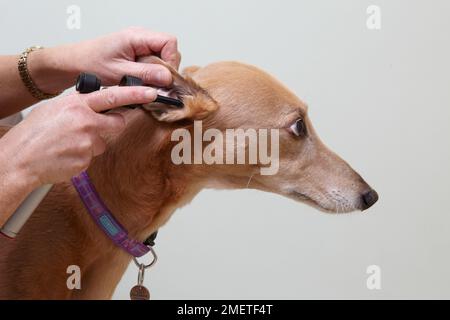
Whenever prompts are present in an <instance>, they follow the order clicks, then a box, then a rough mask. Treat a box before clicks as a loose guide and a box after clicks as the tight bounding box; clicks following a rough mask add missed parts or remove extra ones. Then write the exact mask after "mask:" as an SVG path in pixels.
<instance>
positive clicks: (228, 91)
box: [194, 61, 307, 115]
mask: <svg viewBox="0 0 450 320" xmlns="http://www.w3.org/2000/svg"><path fill="white" fill-rule="evenodd" d="M194 78H195V80H196V81H198V82H199V83H200V84H201V86H203V87H204V88H205V89H207V90H208V91H209V92H210V93H211V94H212V96H213V97H214V98H216V99H217V100H218V102H219V104H222V105H224V104H232V105H233V106H236V105H245V106H246V107H248V108H258V112H262V111H266V112H279V113H282V114H289V113H298V114H300V115H306V113H307V106H306V104H305V103H304V102H302V101H301V100H300V99H299V98H298V97H297V96H296V95H295V94H294V93H293V92H292V91H290V90H289V89H288V88H287V87H286V86H285V85H283V84H282V83H281V82H280V81H278V80H277V79H276V78H275V77H273V76H272V75H270V74H268V73H267V72H265V71H263V70H261V69H259V68H257V67H254V66H251V65H247V64H243V63H240V62H232V61H230V62H218V63H214V64H211V65H208V66H206V67H204V68H202V69H200V70H199V72H197V73H196V75H195V77H194ZM263 109H267V110H263Z"/></svg>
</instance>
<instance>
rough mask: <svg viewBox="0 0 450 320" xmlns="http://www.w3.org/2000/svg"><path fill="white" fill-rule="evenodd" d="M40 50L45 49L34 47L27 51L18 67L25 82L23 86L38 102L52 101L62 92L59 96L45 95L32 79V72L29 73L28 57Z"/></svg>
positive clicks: (20, 59)
mask: <svg viewBox="0 0 450 320" xmlns="http://www.w3.org/2000/svg"><path fill="white" fill-rule="evenodd" d="M38 49H43V47H40V46H33V47H30V48H28V49H26V50H25V51H24V52H23V53H22V54H21V55H20V57H19V63H18V65H17V67H18V69H19V74H20V78H21V79H22V81H23V84H24V85H25V87H27V89H28V91H29V92H30V93H31V95H32V96H33V97H34V98H36V99H38V100H45V99H51V98H54V97H56V96H57V95H59V94H60V93H61V92H59V93H57V94H50V93H45V92H43V91H42V90H40V89H39V88H38V87H37V86H36V84H35V83H34V82H33V79H31V76H30V72H29V71H28V65H27V60H28V55H29V54H30V53H31V52H33V51H35V50H38Z"/></svg>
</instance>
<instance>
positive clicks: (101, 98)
mask: <svg viewBox="0 0 450 320" xmlns="http://www.w3.org/2000/svg"><path fill="white" fill-rule="evenodd" d="M77 95H78V98H79V99H80V100H81V101H82V102H83V103H84V104H86V105H87V106H88V107H89V108H91V109H92V110H93V111H95V112H101V111H104V110H109V109H113V108H117V107H122V106H126V105H130V104H144V103H150V102H153V101H154V100H155V99H156V95H157V93H156V90H155V89H153V88H149V87H111V88H108V89H104V90H100V91H96V92H92V93H89V94H77Z"/></svg>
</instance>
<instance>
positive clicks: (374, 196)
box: [361, 189, 378, 210]
mask: <svg viewBox="0 0 450 320" xmlns="http://www.w3.org/2000/svg"><path fill="white" fill-rule="evenodd" d="M361 197H362V210H366V209H369V208H370V207H371V206H373V205H374V204H375V202H377V201H378V193H377V192H376V191H375V190H373V189H370V190H369V191H367V192H365V193H363V195H362V196H361Z"/></svg>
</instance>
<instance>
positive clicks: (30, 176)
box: [0, 129, 41, 193]
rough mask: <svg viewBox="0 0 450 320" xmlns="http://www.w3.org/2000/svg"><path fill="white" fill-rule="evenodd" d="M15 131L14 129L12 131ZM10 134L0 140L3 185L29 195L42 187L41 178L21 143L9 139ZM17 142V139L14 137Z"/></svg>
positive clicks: (0, 170)
mask: <svg viewBox="0 0 450 320" xmlns="http://www.w3.org/2000/svg"><path fill="white" fill-rule="evenodd" d="M12 130H13V129H12ZM12 130H11V131H12ZM9 133H10V132H8V133H7V134H6V135H5V136H3V137H2V138H1V139H0V148H1V150H2V153H1V154H0V167H1V168H0V180H1V181H2V185H4V186H7V187H8V188H11V189H13V190H17V191H18V192H19V191H20V192H24V193H29V192H31V191H33V190H34V189H35V188H37V187H39V186H40V185H41V182H40V180H39V177H38V176H37V175H36V174H34V173H33V172H32V170H31V165H30V164H31V163H30V161H29V159H27V157H26V155H24V154H23V153H22V152H21V150H20V148H19V147H17V146H21V145H22V143H20V141H12V142H14V143H11V141H10V140H11V139H9V138H10V137H9ZM12 138H13V140H15V137H12Z"/></svg>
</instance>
